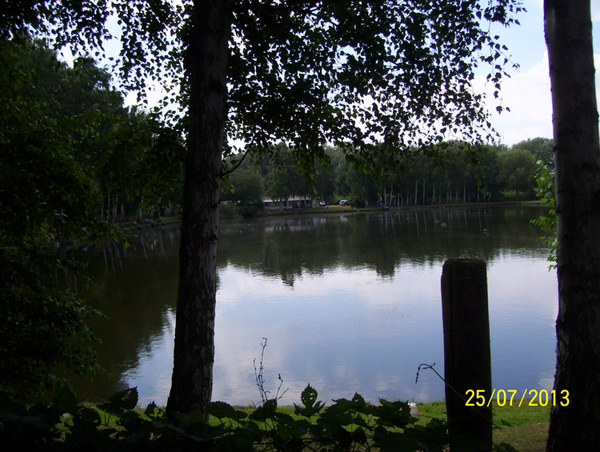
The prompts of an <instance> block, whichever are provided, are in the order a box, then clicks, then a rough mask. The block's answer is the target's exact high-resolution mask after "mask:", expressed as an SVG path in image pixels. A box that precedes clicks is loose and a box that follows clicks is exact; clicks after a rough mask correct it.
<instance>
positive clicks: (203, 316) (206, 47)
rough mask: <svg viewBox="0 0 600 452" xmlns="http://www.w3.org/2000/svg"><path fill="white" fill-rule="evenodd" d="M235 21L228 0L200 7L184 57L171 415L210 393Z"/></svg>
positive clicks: (199, 404)
mask: <svg viewBox="0 0 600 452" xmlns="http://www.w3.org/2000/svg"><path fill="white" fill-rule="evenodd" d="M230 16H231V8H230V2H229V1H222V0H212V1H211V0H208V1H202V0H196V1H195V2H194V15H193V18H192V27H191V30H190V33H189V41H188V53H187V59H186V71H187V72H186V75H187V77H188V80H187V82H188V84H189V86H190V101H189V121H190V122H189V131H188V133H189V135H188V142H187V148H188V149H187V157H186V164H185V185H184V195H183V218H182V224H181V243H180V248H179V289H178V298H177V318H176V327H175V352H174V359H173V361H174V367H173V377H172V384H171V393H170V394H169V400H168V402H167V411H168V412H169V413H173V412H175V411H180V412H190V411H192V410H201V411H204V409H205V407H206V404H207V403H209V402H210V399H211V393H212V373H213V363H214V322H215V303H216V289H217V276H216V275H217V271H216V255H217V235H218V233H217V232H218V210H217V208H218V204H219V190H220V181H221V152H222V149H223V141H224V126H225V120H226V116H227V86H226V73H227V57H228V42H229V36H230V32H231V17H230Z"/></svg>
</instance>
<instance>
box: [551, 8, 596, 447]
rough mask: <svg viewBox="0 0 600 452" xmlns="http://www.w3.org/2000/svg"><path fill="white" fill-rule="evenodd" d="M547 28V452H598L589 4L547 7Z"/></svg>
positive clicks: (593, 115) (593, 113) (593, 123)
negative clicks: (552, 350) (550, 340)
mask: <svg viewBox="0 0 600 452" xmlns="http://www.w3.org/2000/svg"><path fill="white" fill-rule="evenodd" d="M544 21H545V30H546V43H547V46H548V53H549V62H550V81H551V87H552V107H553V125H554V145H555V166H556V202H557V238H558V250H557V266H558V267H557V268H558V293H559V312H558V319H557V322H556V333H557V339H558V346H557V365H556V376H555V381H554V390H555V391H556V406H553V408H552V412H551V417H550V430H549V437H548V443H547V446H546V450H547V451H571V450H600V429H598V425H600V410H599V407H600V384H598V375H600V171H599V169H600V168H599V162H600V144H599V139H598V109H597V104H596V92H595V80H594V75H595V71H594V60H593V45H592V21H591V13H590V1H589V0H545V3H544ZM563 391H568V399H565V395H566V393H565V392H563ZM567 400H568V405H567V406H562V405H565V404H566V401H567Z"/></svg>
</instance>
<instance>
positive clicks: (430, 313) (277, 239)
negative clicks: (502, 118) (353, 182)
mask: <svg viewBox="0 0 600 452" xmlns="http://www.w3.org/2000/svg"><path fill="white" fill-rule="evenodd" d="M323 212H326V210H325V209H323V210H319V209H316V210H315V211H314V215H312V214H311V215H303V216H297V217H284V218H281V219H275V220H264V221H256V222H243V223H224V224H221V226H220V239H219V253H218V276H219V289H218V294H217V317H216V337H215V343H216V355H215V368H214V389H213V400H223V401H226V402H228V403H231V404H243V405H247V404H251V403H258V402H260V394H259V392H258V390H257V387H256V381H255V368H254V360H256V365H257V366H258V362H259V361H260V355H261V349H262V347H261V343H262V342H263V341H264V339H263V338H267V341H268V342H267V347H266V348H265V351H264V367H265V371H264V377H265V380H266V384H265V387H266V389H268V390H271V391H272V392H273V393H275V391H276V389H277V387H278V384H279V379H278V378H279V376H280V377H281V379H282V380H283V384H282V387H281V390H282V391H283V390H286V389H287V392H286V393H285V394H284V395H283V398H282V400H281V402H280V403H282V404H291V403H297V402H299V398H300V393H301V391H302V390H303V389H304V387H305V386H306V385H307V384H308V383H310V384H311V386H313V387H314V388H315V389H317V391H319V399H320V400H324V401H330V400H331V399H335V398H341V397H345V398H350V397H352V396H353V395H354V393H355V392H358V393H359V394H361V395H362V396H363V397H365V399H367V400H370V401H377V400H378V398H387V399H393V400H398V399H401V400H408V401H430V400H439V399H442V398H443V397H444V385H443V382H442V381H441V380H440V379H439V378H438V377H437V376H436V375H435V373H434V372H432V371H431V370H423V371H421V373H420V375H419V379H418V382H415V379H416V374H417V369H418V367H419V365H420V364H422V363H426V364H434V363H435V369H436V370H437V371H438V372H439V373H440V374H442V375H443V368H444V366H443V364H444V356H443V338H442V314H441V296H440V278H441V271H442V265H443V263H444V261H445V260H446V259H449V258H457V257H469V258H478V259H483V260H485V261H486V262H487V271H488V293H489V311H490V334H491V351H492V381H493V387H494V388H496V389H516V390H517V391H519V393H522V391H524V390H525V389H538V390H540V389H551V387H552V382H553V377H554V365H555V348H556V335H555V329H554V325H555V320H556V315H557V309H558V302H557V281H556V272H555V271H554V270H552V271H549V270H548V266H549V263H548V261H547V260H546V258H547V255H548V249H547V247H546V246H545V245H544V243H543V242H542V240H541V239H540V238H539V236H540V235H542V234H541V232H540V231H539V229H538V228H537V227H536V226H534V225H532V224H531V223H530V220H531V219H533V218H536V217H538V216H539V215H541V214H544V213H546V209H544V208H541V207H535V206H510V207H506V206H504V207H498V206H493V205H487V206H483V205H480V206H476V207H469V208H435V209H430V210H402V211H392V212H386V213H384V212H375V213H368V214H353V215H325V214H324V213H323ZM129 242H130V246H129V247H128V248H125V247H123V245H122V244H120V243H115V242H110V243H105V244H103V245H102V246H98V247H96V248H93V249H88V251H87V252H86V253H85V256H84V258H85V259H87V260H88V262H89V268H90V271H91V274H92V276H93V278H94V280H95V281H96V283H97V288H96V290H95V292H93V293H92V294H90V295H88V296H87V299H88V301H89V303H90V304H91V305H92V306H94V307H97V308H99V309H101V310H102V311H104V312H105V313H106V314H107V315H108V317H109V319H108V320H104V321H101V322H95V323H94V329H95V331H96V332H97V335H98V336H99V337H100V338H101V339H102V344H101V345H100V346H98V355H99V360H100V362H101V364H102V365H103V366H104V367H105V368H106V369H107V370H108V371H109V372H110V374H111V375H112V376H111V378H106V377H103V376H97V377H95V379H94V381H93V383H91V384H90V383H82V382H81V381H79V380H78V381H77V382H76V385H75V388H76V391H77V393H78V395H79V397H80V398H81V399H88V400H94V401H96V400H99V399H101V398H103V397H107V396H109V395H111V394H112V393H114V392H115V391H116V390H118V389H122V388H125V387H127V386H137V388H138V391H139V394H140V403H142V404H146V403H149V402H152V401H155V402H156V403H157V404H159V405H164V404H165V403H166V399H167V397H168V393H169V387H170V379H171V366H172V353H173V335H174V323H175V310H176V294H177V271H178V268H177V267H178V264H177V251H178V244H179V230H178V227H164V228H154V229H151V228H148V229H144V230H142V231H140V232H139V233H138V234H136V235H134V236H131V237H130V238H129Z"/></svg>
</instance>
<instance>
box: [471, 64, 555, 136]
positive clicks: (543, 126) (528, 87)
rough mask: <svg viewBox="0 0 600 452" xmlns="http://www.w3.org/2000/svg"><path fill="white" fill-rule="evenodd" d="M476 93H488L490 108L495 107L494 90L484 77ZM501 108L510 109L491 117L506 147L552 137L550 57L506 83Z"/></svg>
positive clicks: (503, 86)
mask: <svg viewBox="0 0 600 452" xmlns="http://www.w3.org/2000/svg"><path fill="white" fill-rule="evenodd" d="M476 90H477V91H479V92H482V91H483V92H485V93H487V96H488V104H489V106H490V108H493V106H494V105H495V103H494V102H492V100H493V94H492V93H493V86H490V85H486V84H485V80H484V78H483V77H481V78H479V79H478V80H477V83H476ZM500 96H501V98H502V105H503V106H504V107H507V108H509V109H510V111H504V112H502V113H501V114H498V113H497V112H496V111H494V112H493V113H492V117H491V120H492V124H493V125H494V127H495V128H496V130H497V131H498V132H499V133H500V134H501V136H502V142H503V143H504V144H508V145H512V144H514V143H517V142H519V141H522V140H526V139H528V138H535V137H552V101H551V95H550V77H549V75H548V54H547V53H545V54H544V56H543V58H542V60H541V61H539V62H538V63H537V64H535V65H534V66H532V67H531V68H529V69H527V70H526V71H520V72H517V73H516V74H514V75H513V76H512V77H511V78H509V79H505V80H504V81H503V83H502V91H501V92H500Z"/></svg>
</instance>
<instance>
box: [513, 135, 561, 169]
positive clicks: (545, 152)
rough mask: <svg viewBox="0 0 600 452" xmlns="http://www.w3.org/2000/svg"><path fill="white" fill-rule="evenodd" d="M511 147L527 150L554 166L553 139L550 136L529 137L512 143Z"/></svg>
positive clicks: (538, 158)
mask: <svg viewBox="0 0 600 452" xmlns="http://www.w3.org/2000/svg"><path fill="white" fill-rule="evenodd" d="M512 149H524V150H526V151H529V152H531V154H532V155H533V156H534V157H535V158H536V159H537V160H541V161H542V162H544V163H545V164H546V165H550V166H554V140H553V139H551V138H540V137H538V138H529V139H527V140H523V141H520V142H518V143H517V144H515V145H513V146H512Z"/></svg>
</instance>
